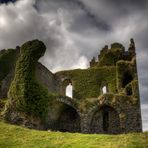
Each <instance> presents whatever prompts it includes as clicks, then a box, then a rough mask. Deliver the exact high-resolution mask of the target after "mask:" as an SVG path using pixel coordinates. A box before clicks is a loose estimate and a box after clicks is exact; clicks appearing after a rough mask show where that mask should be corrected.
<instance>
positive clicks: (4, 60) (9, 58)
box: [0, 49, 17, 82]
mask: <svg viewBox="0 0 148 148" xmlns="http://www.w3.org/2000/svg"><path fill="white" fill-rule="evenodd" d="M16 60H17V51H16V50H15V49H8V50H3V52H1V54H0V82H1V81H2V80H3V79H4V78H5V77H6V76H7V74H9V72H10V71H11V69H12V67H13V68H14V65H15V63H16Z"/></svg>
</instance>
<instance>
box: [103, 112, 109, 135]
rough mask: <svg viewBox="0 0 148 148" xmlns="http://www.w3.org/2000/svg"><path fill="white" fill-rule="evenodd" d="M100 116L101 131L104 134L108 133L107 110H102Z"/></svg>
mask: <svg viewBox="0 0 148 148" xmlns="http://www.w3.org/2000/svg"><path fill="white" fill-rule="evenodd" d="M102 116H103V130H104V131H105V132H107V131H108V127H109V112H108V110H107V109H104V110H103V112H102Z"/></svg>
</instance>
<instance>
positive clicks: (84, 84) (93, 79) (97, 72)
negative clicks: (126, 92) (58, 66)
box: [56, 66, 116, 99]
mask: <svg viewBox="0 0 148 148" xmlns="http://www.w3.org/2000/svg"><path fill="white" fill-rule="evenodd" d="M56 75H57V76H58V77H68V78H70V79H71V81H72V85H73V87H74V90H73V97H74V98H76V99H83V98H93V97H98V96H99V95H100V94H101V88H102V87H103V85H104V84H107V85H108V90H109V92H114V93H115V92H116V80H115V78H116V68H115V67H114V66H110V67H107V66H104V67H99V68H90V69H85V70H81V69H77V70H70V71H61V72H58V73H56ZM84 90H85V91H84Z"/></svg>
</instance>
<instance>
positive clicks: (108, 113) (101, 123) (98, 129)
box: [90, 105, 120, 134]
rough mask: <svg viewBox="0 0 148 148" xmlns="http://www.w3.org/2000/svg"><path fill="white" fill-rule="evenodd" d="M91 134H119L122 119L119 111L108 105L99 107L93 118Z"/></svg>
mask: <svg viewBox="0 0 148 148" xmlns="http://www.w3.org/2000/svg"><path fill="white" fill-rule="evenodd" d="M90 132H91V133H106V134H117V133H119V132H120V119H119V115H118V113H117V111H116V110H115V109H114V108H113V107H110V106H107V105H104V106H102V107H100V108H99V107H98V110H97V111H96V112H95V113H94V114H93V116H92V120H91V125H90Z"/></svg>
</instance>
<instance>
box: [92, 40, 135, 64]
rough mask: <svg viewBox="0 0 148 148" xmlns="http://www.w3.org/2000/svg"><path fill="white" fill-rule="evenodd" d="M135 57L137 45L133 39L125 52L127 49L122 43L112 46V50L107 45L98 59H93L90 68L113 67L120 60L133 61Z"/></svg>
mask: <svg viewBox="0 0 148 148" xmlns="http://www.w3.org/2000/svg"><path fill="white" fill-rule="evenodd" d="M135 55H136V53H135V43H134V40H133V39H131V40H130V44H129V48H128V50H125V47H124V46H123V45H122V44H120V43H113V44H111V47H110V49H109V48H108V45H105V46H104V47H103V48H102V50H101V51H100V54H99V55H98V59H96V58H95V57H93V58H92V60H91V61H90V67H95V66H113V65H116V63H117V62H118V61H120V60H124V61H131V60H132V58H134V57H135Z"/></svg>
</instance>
